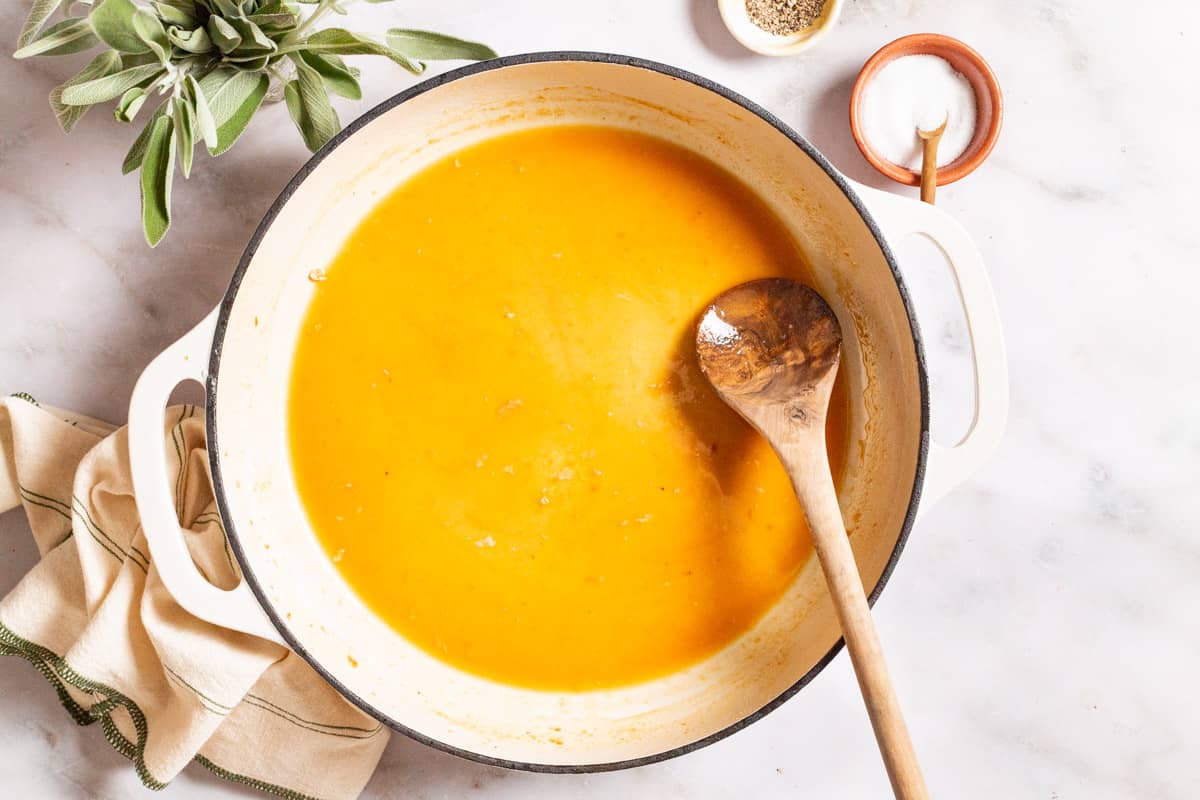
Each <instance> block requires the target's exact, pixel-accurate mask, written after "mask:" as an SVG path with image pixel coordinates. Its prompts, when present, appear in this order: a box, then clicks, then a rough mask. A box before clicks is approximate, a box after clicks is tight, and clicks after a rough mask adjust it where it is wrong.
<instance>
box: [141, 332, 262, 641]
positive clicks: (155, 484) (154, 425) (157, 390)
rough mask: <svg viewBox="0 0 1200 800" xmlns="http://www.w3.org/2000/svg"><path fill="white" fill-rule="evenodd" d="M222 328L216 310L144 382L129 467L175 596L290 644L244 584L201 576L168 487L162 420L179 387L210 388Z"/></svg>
mask: <svg viewBox="0 0 1200 800" xmlns="http://www.w3.org/2000/svg"><path fill="white" fill-rule="evenodd" d="M216 326H217V310H216V309H214V310H213V311H212V313H210V314H209V315H208V316H207V317H205V318H204V320H203V321H201V322H200V324H199V325H197V326H196V327H194V328H192V329H191V330H190V331H188V332H187V333H186V334H184V335H183V337H182V338H180V339H179V341H177V342H175V343H174V344H173V345H171V346H170V347H168V348H167V349H166V350H164V351H163V352H162V353H161V354H160V355H159V356H158V357H157V358H155V359H154V361H152V362H150V365H149V366H148V367H146V369H145V371H144V372H142V376H141V377H140V378H138V382H137V385H136V386H134V388H133V397H132V399H131V400H130V402H129V467H130V470H131V472H132V473H133V492H134V496H135V497H136V499H137V507H138V514H140V515H141V518H142V530H144V531H145V533H146V540H147V541H148V542H149V544H150V559H151V561H152V562H153V564H154V567H155V569H156V570H157V572H158V574H159V576H160V577H161V578H162V581H163V584H164V585H165V586H166V587H167V591H169V592H170V593H171V596H172V597H174V598H175V600H176V601H177V602H178V603H179V605H181V606H183V607H184V608H185V609H186V610H187V611H189V612H190V613H191V614H193V615H195V616H197V617H199V618H200V619H203V620H207V621H208V622H211V623H214V624H216V625H221V626H223V627H226V628H231V629H233V630H235V631H242V632H244V633H250V634H253V635H255V636H261V637H262V638H264V639H269V640H270V641H273V642H278V643H279V644H285V642H284V641H283V639H282V637H281V636H280V635H279V632H278V631H276V630H275V627H274V626H273V625H272V624H271V622H270V620H268V619H267V616H266V614H264V613H263V610H262V607H261V606H260V605H259V604H258V600H257V599H256V598H255V597H254V594H253V593H252V592H251V591H250V587H249V586H248V585H247V584H246V582H245V581H244V580H243V581H242V582H241V583H240V584H238V586H237V587H236V588H234V589H230V590H225V589H221V588H218V587H216V586H214V585H212V584H211V583H209V582H208V581H207V580H206V579H205V578H204V576H203V575H201V574H200V572H199V570H197V569H196V565H195V563H194V562H193V561H192V556H191V554H190V553H189V552H188V549H187V545H186V544H185V543H184V538H183V537H184V535H185V533H184V531H183V529H182V528H180V526H179V518H178V517H177V516H176V514H175V508H174V507H173V506H172V503H171V498H172V491H171V487H170V486H169V485H168V482H167V445H166V442H165V441H164V439H163V413H164V410H165V407H166V403H167V399H168V398H169V397H170V395H171V391H172V390H173V389H174V388H175V387H176V386H177V385H178V384H179V382H180V381H183V380H187V379H189V378H190V379H194V380H197V381H200V382H201V383H204V381H205V379H206V377H207V374H206V373H207V366H208V357H209V350H210V349H211V347H212V341H213V333H214V332H215V330H216Z"/></svg>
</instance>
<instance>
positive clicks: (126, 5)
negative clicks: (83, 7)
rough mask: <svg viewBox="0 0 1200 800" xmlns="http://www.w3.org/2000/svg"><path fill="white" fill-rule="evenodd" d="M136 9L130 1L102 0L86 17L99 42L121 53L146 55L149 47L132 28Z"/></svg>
mask: <svg viewBox="0 0 1200 800" xmlns="http://www.w3.org/2000/svg"><path fill="white" fill-rule="evenodd" d="M137 9H138V7H137V6H136V5H134V4H133V2H132V0H104V2H102V3H101V4H100V5H98V6H96V7H94V8H93V9H92V13H91V14H90V15H89V16H88V19H89V20H91V23H92V28H93V29H94V30H95V31H96V35H97V36H99V37H100V39H101V41H103V42H104V43H105V44H107V45H108V46H109V47H111V48H113V49H114V50H120V51H121V52H122V53H148V52H150V47H149V45H147V44H146V43H145V42H144V41H142V39H141V37H139V36H138V35H137V30H136V29H135V28H134V27H133V15H134V12H136V11H137Z"/></svg>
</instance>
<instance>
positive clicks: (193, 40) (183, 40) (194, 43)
mask: <svg viewBox="0 0 1200 800" xmlns="http://www.w3.org/2000/svg"><path fill="white" fill-rule="evenodd" d="M167 39H168V40H169V41H170V42H171V44H173V45H175V46H176V47H178V48H179V49H180V50H184V51H187V52H189V53H207V52H208V51H209V50H212V39H210V38H208V31H206V30H204V28H193V29H192V30H188V29H186V28H180V27H179V26H177V25H172V26H171V27H169V28H167Z"/></svg>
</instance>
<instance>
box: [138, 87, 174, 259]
mask: <svg viewBox="0 0 1200 800" xmlns="http://www.w3.org/2000/svg"><path fill="white" fill-rule="evenodd" d="M170 102H171V101H170V100H168V101H167V103H170ZM164 105H165V104H164ZM174 175H175V127H174V126H173V125H172V124H171V120H169V119H167V117H166V116H165V115H164V116H162V117H159V118H158V119H156V120H155V121H154V123H153V127H152V128H151V129H150V140H149V142H148V143H147V145H146V155H145V157H144V158H143V159H142V175H141V185H142V232H143V233H145V235H146V243H147V244H149V245H150V246H151V247H154V246H155V245H157V244H158V243H159V242H161V241H162V238H163V236H164V235H166V233H167V228H169V227H171V180H172V178H173V177H174Z"/></svg>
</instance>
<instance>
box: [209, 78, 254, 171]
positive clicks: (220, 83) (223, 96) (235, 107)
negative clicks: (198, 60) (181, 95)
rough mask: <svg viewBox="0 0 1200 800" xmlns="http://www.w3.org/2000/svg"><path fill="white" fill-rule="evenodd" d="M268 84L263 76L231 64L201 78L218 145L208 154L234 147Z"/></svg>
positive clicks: (217, 154)
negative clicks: (233, 66) (238, 68)
mask: <svg viewBox="0 0 1200 800" xmlns="http://www.w3.org/2000/svg"><path fill="white" fill-rule="evenodd" d="M270 84H271V81H270V79H269V78H268V77H267V76H266V75H263V74H261V73H258V74H256V73H250V72H243V71H242V70H237V69H233V68H231V67H220V68H218V69H215V70H213V71H212V72H210V73H208V74H207V75H205V76H204V77H203V78H201V79H200V90H201V91H202V92H203V93H204V98H205V100H207V101H208V106H209V108H210V109H211V110H212V115H213V121H214V122H215V123H216V126H217V146H216V148H215V149H214V148H212V147H209V149H208V152H209V153H210V154H212V155H214V156H219V155H221V153H224V152H225V151H226V150H228V149H229V148H230V147H232V146H233V143H234V142H236V141H237V140H238V137H239V136H241V135H242V132H243V131H245V130H246V126H247V125H249V124H250V119H251V117H253V116H254V114H255V112H256V111H258V107H259V106H260V105H262V101H263V98H264V97H266V95H267V88H268V87H269V86H270Z"/></svg>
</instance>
